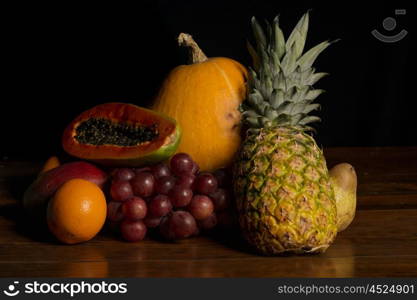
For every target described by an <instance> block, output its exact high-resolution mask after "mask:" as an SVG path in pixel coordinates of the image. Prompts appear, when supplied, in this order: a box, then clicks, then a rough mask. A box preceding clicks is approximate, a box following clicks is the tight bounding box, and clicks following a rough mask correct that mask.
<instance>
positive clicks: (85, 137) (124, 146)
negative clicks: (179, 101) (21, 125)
mask: <svg viewBox="0 0 417 300" xmlns="http://www.w3.org/2000/svg"><path fill="white" fill-rule="evenodd" d="M180 138H181V130H180V127H179V125H178V123H177V122H176V121H175V120H174V119H171V118H169V117H167V116H165V115H163V114H161V113H157V112H155V111H152V110H149V109H146V108H142V107H139V106H136V105H133V104H127V103H105V104H100V105H97V106H95V107H93V108H91V109H89V110H87V111H85V112H83V113H82V114H80V115H79V116H78V117H76V118H75V119H74V120H73V121H72V122H71V123H70V124H69V125H68V127H67V128H66V129H65V131H64V134H63V137H62V146H63V148H64V150H65V151H66V152H67V153H68V154H70V155H72V156H75V157H78V158H82V159H86V160H90V161H94V162H97V163H100V164H103V165H108V166H128V167H137V166H142V165H146V164H152V163H156V162H159V161H162V160H165V159H167V158H169V157H170V156H171V155H172V154H174V153H175V150H176V149H177V148H178V145H179V141H180Z"/></svg>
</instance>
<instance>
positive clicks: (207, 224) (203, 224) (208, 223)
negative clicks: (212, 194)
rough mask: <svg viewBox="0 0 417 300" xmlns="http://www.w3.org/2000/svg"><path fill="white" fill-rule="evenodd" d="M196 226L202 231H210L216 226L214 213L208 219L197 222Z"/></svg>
mask: <svg viewBox="0 0 417 300" xmlns="http://www.w3.org/2000/svg"><path fill="white" fill-rule="evenodd" d="M197 224H198V227H200V228H201V229H203V230H209V229H212V228H214V227H215V226H216V225H217V216H216V214H215V213H212V214H211V215H210V216H209V217H208V218H205V219H203V220H200V221H198V223H197Z"/></svg>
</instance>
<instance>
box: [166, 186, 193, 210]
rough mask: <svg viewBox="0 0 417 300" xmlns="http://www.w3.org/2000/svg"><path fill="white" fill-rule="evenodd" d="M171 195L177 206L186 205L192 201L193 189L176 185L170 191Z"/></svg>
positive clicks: (173, 202)
mask: <svg viewBox="0 0 417 300" xmlns="http://www.w3.org/2000/svg"><path fill="white" fill-rule="evenodd" d="M169 196H170V199H171V202H172V204H173V205H174V206H175V207H184V206H187V205H188V204H189V203H190V201H191V198H192V197H193V191H192V190H191V189H189V188H187V187H183V186H179V185H176V186H174V187H173V188H172V189H171V191H170V192H169Z"/></svg>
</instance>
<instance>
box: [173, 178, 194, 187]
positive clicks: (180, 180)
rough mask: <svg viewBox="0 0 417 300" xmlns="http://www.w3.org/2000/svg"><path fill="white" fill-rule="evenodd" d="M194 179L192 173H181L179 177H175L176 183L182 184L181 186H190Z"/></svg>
mask: <svg viewBox="0 0 417 300" xmlns="http://www.w3.org/2000/svg"><path fill="white" fill-rule="evenodd" d="M194 180H195V176H194V175H183V176H181V177H180V178H178V179H177V182H176V184H177V185H180V186H183V187H188V188H191V186H192V185H193V183H194Z"/></svg>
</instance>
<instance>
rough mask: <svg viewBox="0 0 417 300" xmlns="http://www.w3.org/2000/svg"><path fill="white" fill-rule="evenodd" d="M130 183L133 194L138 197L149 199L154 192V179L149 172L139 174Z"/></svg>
mask: <svg viewBox="0 0 417 300" xmlns="http://www.w3.org/2000/svg"><path fill="white" fill-rule="evenodd" d="M130 183H131V184H132V187H133V193H134V194H135V195H136V196H139V197H149V196H151V195H152V194H153V192H154V186H155V179H154V177H153V175H152V174H151V173H149V172H145V171H144V172H139V173H137V174H136V176H135V178H133V179H132V180H131V181H130Z"/></svg>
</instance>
